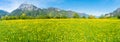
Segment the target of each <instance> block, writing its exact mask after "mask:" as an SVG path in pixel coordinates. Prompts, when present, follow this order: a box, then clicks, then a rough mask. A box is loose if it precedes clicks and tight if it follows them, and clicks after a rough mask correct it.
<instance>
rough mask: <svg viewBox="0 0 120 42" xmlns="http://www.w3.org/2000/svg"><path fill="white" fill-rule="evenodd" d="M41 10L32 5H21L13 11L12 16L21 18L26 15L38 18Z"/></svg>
mask: <svg viewBox="0 0 120 42" xmlns="http://www.w3.org/2000/svg"><path fill="white" fill-rule="evenodd" d="M40 10H41V9H40V8H37V7H36V6H34V5H32V4H21V5H20V6H19V7H18V8H17V9H16V10H14V11H12V12H11V14H10V16H20V15H22V13H25V14H26V15H27V16H37V15H38V14H39V11H40Z"/></svg>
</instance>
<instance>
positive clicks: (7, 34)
mask: <svg viewBox="0 0 120 42" xmlns="http://www.w3.org/2000/svg"><path fill="white" fill-rule="evenodd" d="M0 42H120V20H117V19H116V20H112V19H33V20H29V19H28V20H0Z"/></svg>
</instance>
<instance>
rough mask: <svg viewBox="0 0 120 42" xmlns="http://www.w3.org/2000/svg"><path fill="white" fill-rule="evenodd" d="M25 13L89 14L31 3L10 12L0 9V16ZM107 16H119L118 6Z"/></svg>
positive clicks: (38, 15)
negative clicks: (39, 6)
mask: <svg viewBox="0 0 120 42" xmlns="http://www.w3.org/2000/svg"><path fill="white" fill-rule="evenodd" d="M23 13H24V14H26V15H27V16H31V17H40V18H44V17H53V18H54V17H57V18H58V17H67V18H72V17H73V15H74V14H75V13H77V14H78V15H79V16H80V17H83V16H85V17H88V16H89V15H88V14H86V13H78V12H75V11H71V10H63V9H59V8H54V7H49V8H43V9H41V8H38V7H36V6H34V5H32V4H21V5H20V6H19V7H18V8H17V9H15V10H13V11H12V12H11V13H9V12H7V11H4V10H0V18H1V17H3V16H6V15H7V16H21V15H22V14H23ZM105 16H107V17H117V16H120V8H118V9H116V10H115V11H113V12H111V13H108V14H105Z"/></svg>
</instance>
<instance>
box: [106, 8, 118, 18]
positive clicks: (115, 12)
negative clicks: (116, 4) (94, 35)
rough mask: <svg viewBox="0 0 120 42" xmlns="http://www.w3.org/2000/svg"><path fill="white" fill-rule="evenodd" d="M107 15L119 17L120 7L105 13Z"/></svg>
mask: <svg viewBox="0 0 120 42" xmlns="http://www.w3.org/2000/svg"><path fill="white" fill-rule="evenodd" d="M105 16H107V17H117V16H120V8H118V9H116V10H115V11H113V12H111V13H109V14H105Z"/></svg>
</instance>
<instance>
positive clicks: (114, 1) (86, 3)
mask: <svg viewBox="0 0 120 42" xmlns="http://www.w3.org/2000/svg"><path fill="white" fill-rule="evenodd" d="M23 3H26V4H33V5H35V6H37V7H38V8H48V7H55V8H60V9H64V10H71V11H75V12H79V13H87V14H88V15H95V16H100V15H102V14H107V13H110V12H113V11H114V10H116V9H117V8H119V7H120V5H119V4H120V0H91V1H90V0H59V1H58V0H45V1H44V0H33V1H30V0H0V10H5V11H8V12H12V11H13V10H15V9H17V8H18V7H19V6H20V5H21V4H23ZM8 6H9V7H8Z"/></svg>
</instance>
